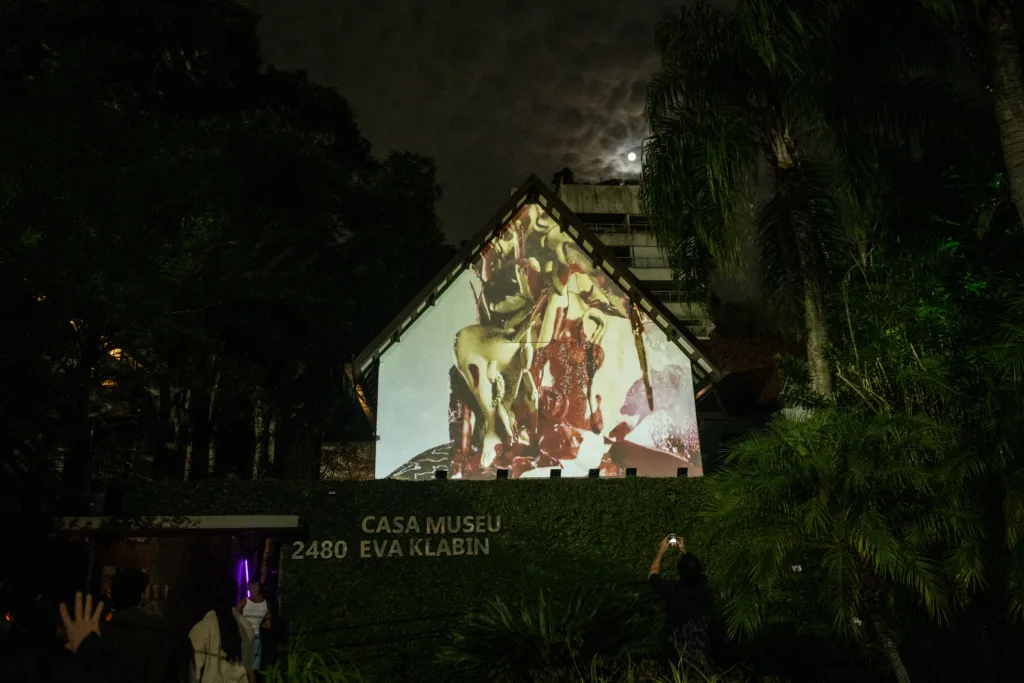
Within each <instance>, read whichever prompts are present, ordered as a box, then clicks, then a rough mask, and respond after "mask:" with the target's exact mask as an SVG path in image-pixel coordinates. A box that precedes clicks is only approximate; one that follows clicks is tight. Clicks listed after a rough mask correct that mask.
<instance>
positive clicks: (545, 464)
mask: <svg viewBox="0 0 1024 683" xmlns="http://www.w3.org/2000/svg"><path fill="white" fill-rule="evenodd" d="M377 387H378V388H377V391H378V398H377V434H378V435H379V440H378V442H377V451H376V477H377V478H378V479H383V478H395V479H430V478H433V477H434V472H435V470H437V469H445V470H448V472H449V477H450V478H454V479H460V478H461V479H493V478H494V477H495V476H496V473H497V470H498V469H506V470H508V471H509V476H510V477H512V478H520V477H545V478H547V477H549V476H550V471H551V470H552V469H561V471H562V473H561V476H563V477H585V476H588V473H589V471H590V470H591V469H599V470H600V473H601V476H623V475H625V471H626V469H627V468H636V470H637V475H638V476H653V477H674V476H676V474H677V471H678V468H680V467H685V468H687V470H688V475H689V476H700V475H701V474H702V473H703V468H702V465H701V456H700V444H699V439H698V435H697V419H696V409H695V404H694V395H693V380H692V375H691V371H690V359H689V358H687V356H686V355H685V354H684V353H683V351H682V350H681V349H680V348H679V347H678V346H676V345H675V344H673V343H672V342H671V341H669V339H668V338H667V336H666V334H665V333H664V332H663V331H662V330H661V329H659V328H658V326H657V325H655V324H654V323H653V321H652V320H651V319H650V318H649V317H648V316H647V315H646V314H645V313H644V312H643V311H642V310H640V309H639V308H638V307H636V306H633V305H631V304H630V301H629V298H628V297H627V296H626V295H625V293H624V292H623V290H622V288H621V287H620V286H619V285H618V284H616V283H615V282H613V281H612V280H611V278H609V277H608V276H607V275H606V274H605V273H604V271H603V270H601V269H600V268H596V267H595V266H594V264H593V262H592V259H591V258H590V257H589V256H588V255H587V254H586V253H585V252H584V251H583V250H582V249H581V248H580V247H579V245H578V244H577V243H576V242H574V241H573V240H572V238H571V237H569V236H568V235H566V234H564V233H563V232H562V230H561V228H560V227H559V225H558V223H557V222H556V221H555V220H553V219H552V218H551V217H550V216H548V215H547V213H545V212H544V211H543V209H541V207H539V206H538V205H535V204H528V205H526V206H524V207H522V209H520V210H519V212H518V213H517V214H516V215H515V217H514V218H513V219H512V220H511V221H510V222H509V223H508V225H507V226H505V228H504V229H503V230H502V231H501V233H500V234H499V235H498V236H497V237H495V238H494V239H493V240H492V242H491V243H490V244H489V245H487V247H486V248H485V249H484V252H483V255H482V258H480V259H478V261H477V263H476V264H475V265H474V267H473V268H472V269H467V270H465V271H464V272H463V273H462V274H461V275H459V276H458V278H457V279H456V281H455V282H454V283H453V284H452V285H451V286H450V287H449V288H448V289H447V290H446V291H445V292H444V293H443V294H442V295H441V296H440V297H439V298H438V300H437V302H436V303H435V304H434V305H433V306H431V307H428V308H427V310H426V311H425V312H424V313H423V315H421V316H420V317H419V318H418V319H417V320H416V321H415V322H414V323H413V324H412V326H411V327H410V328H409V329H408V330H406V331H405V332H403V334H402V338H401V341H399V342H398V343H397V344H394V345H392V346H390V347H389V348H388V349H387V351H386V352H385V353H384V354H383V355H382V356H381V359H380V366H379V372H378V384H377Z"/></svg>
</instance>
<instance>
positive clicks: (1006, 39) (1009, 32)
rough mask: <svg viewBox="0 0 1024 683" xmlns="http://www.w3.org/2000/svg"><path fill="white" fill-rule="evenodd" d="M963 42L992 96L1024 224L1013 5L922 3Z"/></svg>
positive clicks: (1021, 84) (1021, 82)
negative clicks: (963, 39)
mask: <svg viewBox="0 0 1024 683" xmlns="http://www.w3.org/2000/svg"><path fill="white" fill-rule="evenodd" d="M922 2H923V3H924V5H925V6H927V7H929V8H930V9H932V10H933V11H934V12H936V13H937V14H938V15H939V16H941V17H942V18H944V19H946V20H948V21H949V22H950V23H951V24H953V25H954V26H955V27H956V28H957V29H958V30H959V32H960V33H961V35H962V36H963V37H964V38H965V39H966V41H967V46H966V47H967V53H968V56H969V57H971V58H972V59H974V60H977V61H978V64H977V65H976V66H977V67H979V68H978V71H979V72H980V73H981V75H982V78H983V80H984V82H985V84H986V86H987V89H988V91H989V93H990V94H991V97H992V107H993V109H994V110H995V115H996V116H995V118H996V121H997V123H998V124H999V135H1000V140H1001V142H1002V148H1003V161H1004V163H1005V164H1006V173H1007V176H1008V178H1009V181H1010V193H1011V195H1012V197H1013V203H1014V204H1015V205H1016V207H1017V213H1018V215H1019V216H1020V219H1021V221H1022V222H1024V69H1022V67H1021V46H1020V39H1019V38H1018V36H1017V24H1016V22H1017V21H1018V19H1019V14H1020V9H1019V8H1018V6H1017V2H1016V0H922Z"/></svg>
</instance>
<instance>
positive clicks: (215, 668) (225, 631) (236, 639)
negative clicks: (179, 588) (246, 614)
mask: <svg viewBox="0 0 1024 683" xmlns="http://www.w3.org/2000/svg"><path fill="white" fill-rule="evenodd" d="M237 597H238V584H237V583H235V582H234V581H233V580H232V579H229V578H222V579H218V580H217V581H216V582H215V585H214V586H213V599H214V603H213V609H211V610H210V611H209V612H207V613H206V616H204V617H203V618H202V619H201V620H200V621H199V623H198V624H196V625H195V626H193V627H192V630H191V631H190V632H189V634H188V638H189V640H190V641H191V642H192V651H193V660H192V683H252V682H253V681H254V680H255V676H254V674H253V669H252V644H253V631H252V627H251V626H249V624H248V622H246V620H245V619H243V618H242V615H241V614H239V613H238V610H237V609H236V608H235V599H236V598H237Z"/></svg>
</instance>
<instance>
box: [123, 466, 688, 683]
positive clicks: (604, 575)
mask: <svg viewBox="0 0 1024 683" xmlns="http://www.w3.org/2000/svg"><path fill="white" fill-rule="evenodd" d="M702 484H703V482H702V480H701V479H646V478H628V479H601V480H593V479H590V480H588V479H564V480H534V481H529V480H525V481H524V480H512V481H490V482H463V481H438V482H426V483H424V482H397V481H368V482H308V481H301V482H300V481H274V482H224V481H218V482H203V483H199V484H183V483H158V484H154V485H152V486H150V487H148V488H147V489H146V490H145V491H139V492H137V493H136V494H135V495H129V496H128V497H127V498H126V500H125V507H126V510H125V512H126V513H127V514H128V515H129V516H136V515H186V514H187V515H217V514H292V515H296V514H297V515H299V516H300V519H301V521H302V523H303V525H304V531H303V535H302V538H304V540H305V541H306V542H307V543H308V542H310V541H312V540H317V541H322V540H329V541H331V542H332V546H333V543H334V542H336V541H345V542H347V544H348V556H347V557H346V558H344V559H341V560H338V559H331V560H322V559H320V560H314V559H303V560H292V559H291V555H292V552H293V550H292V547H291V546H287V547H285V548H283V562H282V573H281V611H282V614H283V615H284V616H285V617H286V618H288V619H289V620H290V622H291V624H292V629H293V631H294V630H295V629H296V628H298V629H301V630H302V631H303V632H305V633H306V634H307V636H306V637H307V638H309V639H311V640H310V641H307V642H309V643H310V644H311V645H314V646H316V647H328V646H341V647H345V648H346V649H347V650H348V651H350V652H351V653H352V656H353V659H354V660H356V661H357V662H359V665H360V669H361V670H364V671H367V672H368V673H372V674H376V675H375V676H374V677H375V678H380V679H383V680H388V679H390V680H398V679H399V678H408V677H409V676H410V675H412V674H411V672H412V671H416V672H417V675H416V676H415V679H416V680H419V679H421V678H423V679H426V678H430V676H428V675H426V674H427V669H429V668H430V667H431V666H432V660H433V656H432V652H434V651H436V649H437V647H438V646H439V645H440V644H441V642H442V641H441V636H442V634H443V633H444V632H446V631H447V630H448V629H449V628H450V627H451V625H452V623H453V621H454V620H455V619H456V618H457V617H458V615H460V614H464V613H465V612H466V611H467V610H471V609H474V608H477V607H478V606H479V605H480V604H481V602H482V601H483V600H485V599H487V598H489V597H492V596H496V595H500V596H503V597H506V598H509V599H516V598H521V597H533V596H536V594H537V592H538V590H539V589H541V588H546V589H550V590H553V591H556V592H559V591H570V590H572V589H574V588H580V587H587V586H607V585H609V584H614V585H621V586H622V589H623V590H643V586H642V584H643V582H644V580H645V579H646V575H647V568H648V566H649V563H650V561H651V559H652V556H653V555H654V552H655V551H656V548H657V543H658V541H659V540H660V539H661V538H662V537H663V536H664V535H665V534H667V533H669V532H673V531H675V532H678V533H682V534H687V533H689V531H690V529H691V528H692V524H693V515H694V514H695V513H696V511H697V510H698V509H699V508H700V505H701V497H702V492H703V490H704V487H703V485H702ZM332 492H333V493H332ZM488 514H489V515H491V516H492V519H493V518H496V517H497V516H499V515H500V517H501V531H500V532H497V533H492V534H487V536H488V538H489V554H488V555H476V556H459V557H455V556H441V557H422V556H416V557H409V556H403V557H386V558H382V559H377V558H375V557H374V558H373V559H363V558H360V557H359V555H360V541H364V540H370V541H372V540H378V541H380V540H381V539H383V538H389V539H390V538H402V539H404V540H403V541H402V547H403V550H404V551H405V552H408V548H409V539H410V538H411V537H414V536H415V537H423V538H426V537H428V535H427V534H426V529H425V528H424V527H425V521H426V518H427V517H434V518H436V517H440V516H449V515H450V516H453V517H454V516H465V515H474V516H475V515H488ZM371 515H372V516H374V517H379V516H388V517H395V516H402V517H406V518H407V517H409V516H411V515H414V516H416V517H417V520H418V523H419V525H420V528H421V530H420V533H418V534H417V533H413V534H407V535H402V536H388V535H386V534H366V533H364V532H363V531H362V528H361V522H362V520H363V518H364V517H366V516H371ZM459 535H460V536H474V535H475V534H459ZM436 538H438V537H437V536H435V540H436ZM371 546H372V544H371ZM693 550H694V551H696V552H697V553H699V552H700V548H699V547H697V548H693ZM647 604H649V605H650V607H649V609H650V611H651V613H650V617H651V619H652V631H656V630H657V629H658V628H659V627H660V624H659V623H658V622H659V620H660V619H661V615H660V613H659V607H658V606H657V604H656V602H655V601H651V602H649V603H647ZM446 673H448V674H450V673H451V672H446ZM421 674H422V675H421ZM440 677H441V678H444V677H445V676H440ZM448 678H450V676H448Z"/></svg>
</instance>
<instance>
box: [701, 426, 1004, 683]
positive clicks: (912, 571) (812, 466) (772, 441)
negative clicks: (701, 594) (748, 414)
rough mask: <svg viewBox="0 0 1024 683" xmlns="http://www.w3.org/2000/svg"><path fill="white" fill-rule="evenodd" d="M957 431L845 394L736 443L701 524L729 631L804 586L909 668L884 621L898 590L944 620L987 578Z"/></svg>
mask: <svg viewBox="0 0 1024 683" xmlns="http://www.w3.org/2000/svg"><path fill="white" fill-rule="evenodd" d="M956 445H957V440H956V438H955V435H954V434H953V433H952V432H951V431H950V430H949V429H947V428H944V427H941V426H939V425H938V424H936V423H934V422H932V421H929V420H926V419H924V418H912V417H887V416H880V415H876V414H874V413H872V412H871V411H868V410H857V409H846V408H831V409H826V410H822V411H816V412H812V413H803V414H801V415H800V416H799V417H798V418H789V417H785V416H779V417H778V418H776V419H775V420H773V422H772V423H770V425H769V426H768V428H767V429H765V430H764V431H763V432H762V433H759V434H757V435H755V436H753V437H751V438H748V439H746V440H744V441H742V442H741V443H739V444H737V445H736V446H735V447H734V448H733V450H732V452H731V454H730V456H729V461H728V462H729V464H728V466H727V467H726V469H725V470H724V471H723V472H721V473H720V474H717V475H714V476H713V477H711V478H710V480H711V481H710V484H711V488H712V496H711V503H710V507H709V509H708V511H707V512H706V514H705V521H706V528H705V530H704V533H706V534H707V535H708V538H709V541H710V543H711V547H710V553H709V555H712V556H714V563H715V564H716V565H717V567H715V568H714V571H715V572H716V574H717V575H718V576H719V577H720V578H721V580H722V585H723V587H724V589H725V599H724V603H723V605H722V613H723V615H724V618H725V621H726V624H727V626H728V629H729V631H730V633H731V634H733V635H742V634H748V635H749V634H753V633H754V632H756V631H758V630H760V629H761V628H763V627H764V626H765V625H766V624H767V623H768V621H769V620H770V618H771V617H772V616H773V615H772V610H773V602H774V600H775V599H776V598H778V597H779V596H785V595H786V594H792V593H797V594H802V595H803V596H804V598H805V599H806V598H808V597H810V598H811V599H810V600H809V602H811V604H812V606H813V608H814V610H813V611H814V616H815V617H816V618H818V619H821V620H823V621H824V622H825V623H827V624H829V626H830V628H831V629H832V630H833V631H834V632H836V633H837V634H840V635H842V636H847V637H854V636H866V637H869V638H870V639H871V640H873V641H874V642H875V643H877V644H878V645H880V646H881V648H882V651H883V652H884V653H885V656H886V657H887V659H888V662H889V665H890V667H891V669H892V671H893V672H894V673H895V674H896V676H897V678H898V679H899V680H900V681H907V680H909V677H908V673H907V670H906V667H905V666H904V664H903V661H902V659H901V657H900V652H899V648H898V645H897V639H896V634H895V633H894V630H893V621H892V611H891V608H892V603H893V600H894V597H895V595H896V594H897V591H907V592H909V593H910V594H912V595H914V596H916V598H917V599H918V600H920V602H921V603H922V604H923V605H924V607H925V608H926V609H927V611H928V613H929V614H930V615H931V616H932V617H933V618H935V619H937V620H939V621H943V620H946V619H947V618H948V617H949V615H950V613H951V611H952V610H953V608H954V607H955V606H956V604H957V603H958V601H961V602H962V601H963V600H965V599H966V598H967V597H968V596H969V595H970V594H971V593H972V592H973V591H974V590H976V589H977V588H978V587H979V586H980V585H981V584H982V583H983V581H984V580H985V571H984V567H983V563H982V560H981V549H980V542H981V535H982V533H981V520H980V518H979V515H978V514H977V512H976V510H975V509H974V508H973V506H972V499H971V491H970V489H969V488H968V487H967V486H966V485H965V482H967V481H969V480H970V476H969V475H970V473H971V472H973V471H974V470H976V469H977V465H976V462H975V461H973V460H972V459H970V458H967V457H963V456H960V455H958V454H957V453H956V450H955V449H956ZM865 625H866V627H867V628H865Z"/></svg>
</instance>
